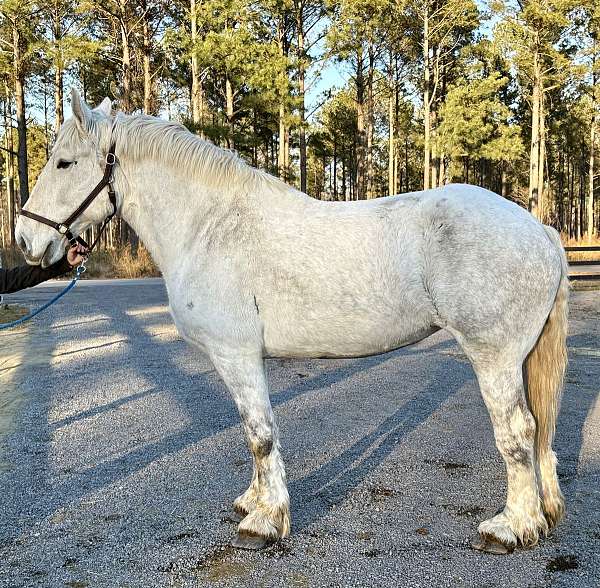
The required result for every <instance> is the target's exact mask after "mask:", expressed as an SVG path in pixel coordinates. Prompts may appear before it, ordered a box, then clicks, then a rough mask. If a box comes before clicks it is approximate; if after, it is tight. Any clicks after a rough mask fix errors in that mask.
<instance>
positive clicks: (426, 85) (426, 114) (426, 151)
mask: <svg viewBox="0 0 600 588" xmlns="http://www.w3.org/2000/svg"><path fill="white" fill-rule="evenodd" d="M423 75H424V80H423V125H424V127H425V141H424V146H423V190H428V189H429V178H430V173H431V112H430V106H431V104H430V97H429V93H430V83H431V71H430V64H429V11H428V8H426V9H425V18H424V23H423Z"/></svg>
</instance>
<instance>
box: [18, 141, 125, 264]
mask: <svg viewBox="0 0 600 588" xmlns="http://www.w3.org/2000/svg"><path fill="white" fill-rule="evenodd" d="M116 162H117V158H116V157H115V144H114V143H111V145H110V148H109V150H108V153H107V154H106V165H105V167H104V175H103V176H102V179H101V180H100V181H99V182H98V184H96V186H95V187H94V189H93V190H92V191H91V192H90V193H89V195H88V196H87V197H86V199H85V200H84V201H83V202H82V203H81V204H80V205H79V206H78V207H77V209H76V210H75V211H74V212H73V213H72V214H71V215H70V216H69V218H68V219H67V220H65V221H64V222H62V223H57V222H55V221H53V220H50V219H49V218H46V217H43V216H40V215H39V214H35V212H30V211H29V210H21V215H22V216H26V217H27V218H30V219H33V220H35V221H38V222H40V223H43V224H45V225H48V226H49V227H52V228H53V229H55V230H57V231H58V232H59V233H60V234H61V235H63V237H66V238H67V240H68V241H69V243H70V244H71V246H73V245H75V244H76V243H80V244H81V245H83V246H84V247H85V248H86V249H87V250H88V253H89V252H91V251H92V249H93V248H94V247H95V246H96V244H97V243H98V240H99V239H100V236H101V235H102V233H103V232H104V229H105V228H106V225H108V223H109V222H110V220H111V219H112V217H113V216H115V214H116V212H117V198H116V196H115V191H114V189H113V185H112V182H113V177H112V175H113V168H114V166H115V164H116ZM106 187H108V198H109V200H110V203H111V204H112V207H113V210H112V212H111V213H110V214H109V215H108V216H107V217H106V218H105V219H104V221H103V222H102V226H101V227H100V231H99V233H98V236H97V237H96V239H95V240H94V242H93V243H92V244H91V245H88V244H87V243H86V242H85V241H84V240H83V239H82V238H81V237H79V236H76V235H74V234H73V233H72V232H71V225H72V224H73V223H74V222H75V221H76V220H77V219H78V218H79V217H80V216H81V215H82V214H83V213H84V212H85V211H86V210H87V208H88V207H89V206H90V204H91V203H92V202H93V201H94V200H95V199H96V197H97V196H98V195H99V194H100V192H102V190H104V188H106Z"/></svg>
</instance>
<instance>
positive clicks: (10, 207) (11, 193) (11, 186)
mask: <svg viewBox="0 0 600 588" xmlns="http://www.w3.org/2000/svg"><path fill="white" fill-rule="evenodd" d="M4 92H5V96H6V98H5V101H4V148H5V149H6V153H5V155H4V159H5V161H6V209H7V210H6V212H7V216H8V235H9V238H8V245H9V246H12V245H14V244H15V164H14V156H13V150H14V146H13V133H12V130H13V127H12V123H11V121H10V92H9V89H8V83H7V82H6V80H5V81H4Z"/></svg>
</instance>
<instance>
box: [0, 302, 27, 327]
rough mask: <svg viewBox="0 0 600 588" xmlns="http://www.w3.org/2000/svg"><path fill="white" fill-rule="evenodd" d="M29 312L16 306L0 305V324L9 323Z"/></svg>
mask: <svg viewBox="0 0 600 588" xmlns="http://www.w3.org/2000/svg"><path fill="white" fill-rule="evenodd" d="M28 312H29V311H28V310H27V309H26V308H25V307H23V306H17V305H16V304H11V305H8V304H0V324H6V323H10V322H12V321H16V320H17V319H20V318H21V317H22V316H25V315H26V314H27V313H28Z"/></svg>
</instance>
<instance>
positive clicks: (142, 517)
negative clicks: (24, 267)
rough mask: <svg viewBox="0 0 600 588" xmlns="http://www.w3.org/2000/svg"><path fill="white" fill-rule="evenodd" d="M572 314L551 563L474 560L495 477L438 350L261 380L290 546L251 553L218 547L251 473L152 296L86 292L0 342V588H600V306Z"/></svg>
mask: <svg viewBox="0 0 600 588" xmlns="http://www.w3.org/2000/svg"><path fill="white" fill-rule="evenodd" d="M57 287H58V285H57V284H56V283H53V284H51V285H44V286H40V287H37V288H34V289H32V290H30V291H28V292H23V293H19V294H16V295H12V296H10V297H8V301H10V302H20V303H23V304H26V305H31V306H35V305H37V304H38V303H40V302H42V301H44V300H46V299H47V298H48V297H49V296H50V295H51V293H53V292H55V291H56V289H57ZM572 300H573V304H572V319H571V333H570V336H569V345H570V358H571V363H570V367H569V372H568V379H567V386H566V392H565V396H564V400H563V408H562V413H561V418H560V423H559V428H558V432H557V442H556V447H557V451H558V454H559V460H560V466H559V473H560V477H561V479H562V485H563V489H564V492H565V495H566V498H567V504H568V518H567V520H566V521H565V522H564V523H563V524H562V525H561V526H560V527H559V528H558V529H557V531H556V532H555V533H554V534H553V535H552V536H551V537H549V538H547V539H545V540H544V541H542V543H541V544H540V546H539V547H537V548H536V549H532V550H528V551H523V550H519V551H516V552H515V553H514V554H512V555H510V556H504V557H498V556H491V555H486V554H481V553H478V552H474V551H472V550H471V549H470V548H469V546H468V542H469V539H470V538H471V537H473V536H474V534H475V531H476V528H477V524H478V522H479V521H480V520H481V519H483V518H488V517H490V516H492V515H493V514H494V513H495V512H496V511H497V509H499V508H500V507H501V506H502V505H503V501H504V493H505V473H504V466H503V463H502V462H501V460H500V458H499V456H498V454H497V452H496V449H495V446H494V443H493V437H492V431H491V426H490V423H489V418H488V416H487V413H486V411H485V408H484V406H483V403H482V400H481V398H480V395H479V392H478V389H477V386H476V383H475V380H474V376H473V373H472V370H471V367H470V365H469V363H468V362H467V361H466V359H465V357H464V356H463V354H462V353H461V351H460V350H459V348H458V347H457V346H456V344H455V343H454V341H453V340H452V339H451V338H449V337H448V336H447V335H446V334H444V333H438V334H436V335H435V336H433V337H431V338H429V339H427V340H426V341H423V342H421V343H420V344H418V345H415V346H412V347H410V348H406V349H403V350H400V351H397V352H394V353H389V354H387V355H383V356H378V357H372V358H367V359H360V360H318V361H317V360H315V361H287V360H286V361H279V360H273V361H270V362H268V370H269V376H270V381H271V385H272V400H273V405H274V407H275V412H276V415H277V418H278V420H279V425H280V429H281V435H282V444H283V452H284V457H285V458H286V464H287V471H288V477H289V487H290V494H291V498H292V516H293V534H292V536H291V537H290V538H289V539H287V540H285V541H284V542H282V543H280V544H278V545H276V546H273V547H271V548H269V549H268V550H266V551H264V552H259V553H253V552H236V551H233V550H232V549H231V548H229V547H228V540H229V539H230V537H232V535H233V533H234V530H235V526H234V523H233V522H232V520H231V519H230V505H231V502H232V501H233V499H234V498H235V497H236V496H237V495H238V494H239V493H240V492H242V491H243V490H244V489H245V488H246V486H247V483H248V481H249V476H250V468H251V465H250V460H249V456H248V454H247V452H246V449H245V446H244V442H243V437H242V432H241V427H240V424H239V419H238V417H237V414H236V411H235V408H234V406H233V404H232V402H231V400H230V399H229V398H228V395H227V392H226V390H225V388H224V386H223V384H222V383H221V382H220V380H219V378H218V377H217V375H216V374H215V372H214V370H213V368H212V366H211V365H210V363H209V362H208V360H207V358H206V357H205V356H203V355H202V354H200V353H198V352H196V351H194V350H193V349H191V348H189V347H188V346H187V345H186V344H185V343H183V342H182V341H181V340H180V339H179V338H178V336H177V333H176V332H175V330H174V328H173V326H172V324H171V321H170V318H169V315H168V312H167V307H166V302H167V301H166V293H165V290H164V286H163V284H162V282H161V281H160V280H140V281H137V280H122V281H97V280H96V281H92V280H90V281H89V282H85V283H82V284H80V285H78V286H77V288H76V289H75V291H73V292H72V293H71V294H69V297H68V299H66V300H64V302H62V303H60V304H59V305H56V306H54V307H53V309H52V310H50V311H49V312H48V313H46V314H45V316H44V318H42V319H40V320H38V321H37V322H35V323H34V324H32V323H30V326H29V327H28V328H27V329H21V330H19V331H17V332H7V333H2V334H0V346H1V347H2V358H1V363H0V375H1V378H2V380H1V383H0V386H1V388H0V429H1V430H0V586H2V587H10V588H20V587H26V588H30V587H37V586H40V587H44V588H54V587H64V586H67V587H71V588H86V587H90V588H92V587H94V588H95V587H100V588H113V587H122V588H125V587H129V588H152V587H155V586H156V587H163V586H164V587H173V588H174V587H196V586H209V587H210V586H252V587H254V586H257V587H258V586H265V587H267V586H282V587H283V586H285V587H313V586H314V587H321V586H360V587H364V586H377V587H390V586H400V587H411V586H420V587H428V588H429V587H434V588H436V587H445V586H448V587H450V586H451V587H455V586H468V587H484V586H485V587H502V588H507V587H512V586H514V587H519V588H522V587H530V588H541V587H546V586H552V587H554V586H557V587H563V586H565V587H566V586H577V587H578V588H588V587H589V588H597V587H598V586H600V452H599V450H600V400H599V399H598V398H599V397H598V393H599V391H600V362H599V361H598V360H599V358H600V320H599V319H600V292H595V291H586V292H575V293H574V294H573V299H572Z"/></svg>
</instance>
